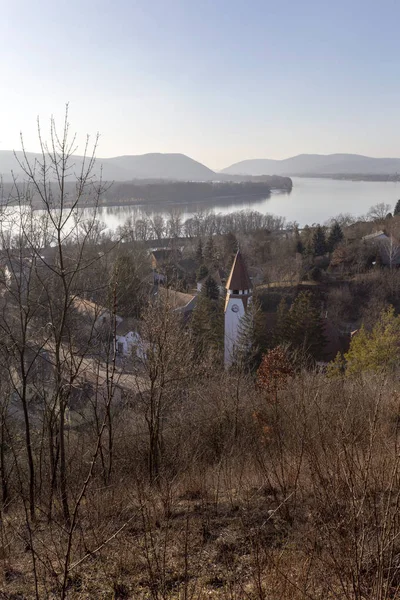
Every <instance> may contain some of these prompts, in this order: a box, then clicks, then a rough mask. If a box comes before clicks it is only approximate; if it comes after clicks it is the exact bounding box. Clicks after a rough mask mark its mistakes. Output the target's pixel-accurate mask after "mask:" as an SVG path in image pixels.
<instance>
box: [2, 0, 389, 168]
mask: <svg viewBox="0 0 400 600" xmlns="http://www.w3.org/2000/svg"><path fill="white" fill-rule="evenodd" d="M399 18H400V3H399V2H398V0H380V2H378V1H377V0H336V1H335V0H246V1H245V0H107V1H104V0H67V1H66V2H60V0H52V1H51V2H50V1H49V0H36V1H35V2H32V0H3V2H2V10H1V29H0V31H1V46H0V65H1V69H0V73H1V78H2V85H1V88H0V150H11V149H19V148H20V133H21V132H22V134H23V138H24V144H25V147H26V149H27V150H30V151H37V150H38V147H39V145H38V137H37V125H36V120H37V117H39V118H40V123H41V128H42V130H43V136H44V137H46V136H47V133H48V123H49V119H50V117H51V116H52V115H54V117H55V118H56V122H60V121H61V120H62V117H63V112H64V107H65V104H66V103H69V120H70V123H71V129H72V130H74V131H76V132H77V134H78V136H77V141H78V144H80V149H81V150H82V143H83V140H84V136H85V135H86V134H90V135H91V136H92V139H93V137H94V136H95V134H96V132H99V133H100V140H99V146H98V150H97V155H98V156H99V157H109V156H119V155H123V154H143V153H146V152H182V153H184V154H187V155H189V156H191V157H192V158H194V159H196V160H199V161H200V162H203V163H204V164H206V165H207V166H209V167H210V168H214V169H219V168H223V167H226V166H228V165H230V164H232V163H234V162H237V161H240V160H243V159H249V158H275V159H281V158H287V157H289V156H293V155H296V154H300V153H321V154H329V153H334V152H352V153H353V152H354V153H359V154H365V155H369V156H377V157H378V156H380V157H391V156H397V157H400V76H399V75H400V72H399V71H400V36H399V33H398V23H399ZM78 152H79V148H78Z"/></svg>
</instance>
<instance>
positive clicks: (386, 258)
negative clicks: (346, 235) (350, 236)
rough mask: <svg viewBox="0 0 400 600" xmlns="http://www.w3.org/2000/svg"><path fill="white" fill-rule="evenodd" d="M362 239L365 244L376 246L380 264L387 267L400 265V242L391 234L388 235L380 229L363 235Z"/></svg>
mask: <svg viewBox="0 0 400 600" xmlns="http://www.w3.org/2000/svg"><path fill="white" fill-rule="evenodd" d="M362 239H363V241H364V242H366V243H367V244H373V245H375V246H376V247H377V250H378V255H379V258H380V261H381V264H382V265H385V266H388V267H398V266H399V265H400V243H399V242H398V241H397V240H396V239H395V238H394V237H393V236H392V235H391V236H390V237H389V236H387V235H386V233H385V232H384V231H382V230H381V231H376V232H374V233H370V234H369V235H365V236H364V237H363V238H362Z"/></svg>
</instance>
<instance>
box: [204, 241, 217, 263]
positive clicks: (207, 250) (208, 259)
mask: <svg viewBox="0 0 400 600" xmlns="http://www.w3.org/2000/svg"><path fill="white" fill-rule="evenodd" d="M204 261H205V263H206V264H207V265H213V264H214V263H215V247H214V240H213V237H212V235H210V236H209V237H208V239H207V242H206V245H205V247H204Z"/></svg>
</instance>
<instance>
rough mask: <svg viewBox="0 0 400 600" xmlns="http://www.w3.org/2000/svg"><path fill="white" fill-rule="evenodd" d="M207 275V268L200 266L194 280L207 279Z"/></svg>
mask: <svg viewBox="0 0 400 600" xmlns="http://www.w3.org/2000/svg"><path fill="white" fill-rule="evenodd" d="M207 275H208V268H207V267H206V265H200V267H199V269H198V271H197V274H196V279H197V281H202V280H203V279H204V278H205V277H207Z"/></svg>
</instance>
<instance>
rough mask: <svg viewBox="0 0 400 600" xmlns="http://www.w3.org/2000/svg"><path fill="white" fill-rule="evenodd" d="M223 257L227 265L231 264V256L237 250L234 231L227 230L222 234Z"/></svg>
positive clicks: (232, 256)
mask: <svg viewBox="0 0 400 600" xmlns="http://www.w3.org/2000/svg"><path fill="white" fill-rule="evenodd" d="M223 243H224V259H225V265H226V266H227V267H231V266H232V262H233V258H234V256H235V254H236V252H237V251H238V247H239V244H238V241H237V238H236V236H235V234H234V233H232V232H229V233H227V234H226V235H225V236H224V240H223Z"/></svg>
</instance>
